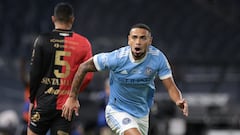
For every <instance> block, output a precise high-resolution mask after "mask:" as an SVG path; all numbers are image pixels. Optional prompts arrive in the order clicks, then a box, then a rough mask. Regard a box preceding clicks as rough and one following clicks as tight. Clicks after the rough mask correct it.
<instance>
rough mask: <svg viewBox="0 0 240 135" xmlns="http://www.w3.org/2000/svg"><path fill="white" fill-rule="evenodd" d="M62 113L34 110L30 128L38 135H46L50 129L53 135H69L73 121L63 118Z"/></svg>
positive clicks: (58, 111)
mask: <svg viewBox="0 0 240 135" xmlns="http://www.w3.org/2000/svg"><path fill="white" fill-rule="evenodd" d="M61 113H62V111H60V110H53V111H45V110H41V109H33V110H32V112H31V118H30V119H31V120H30V123H29V128H30V129H31V130H32V132H34V133H36V134H38V135H45V134H46V133H47V131H48V130H49V129H50V132H51V135H68V134H70V130H71V121H68V120H66V119H65V118H63V117H61Z"/></svg>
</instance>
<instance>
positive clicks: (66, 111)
mask: <svg viewBox="0 0 240 135" xmlns="http://www.w3.org/2000/svg"><path fill="white" fill-rule="evenodd" d="M79 108H80V104H79V101H78V99H76V98H72V97H68V98H67V100H66V102H65V104H64V105H63V107H62V117H64V118H65V119H67V120H69V121H71V120H72V114H73V112H74V113H75V115H76V116H78V115H79V114H78V110H79Z"/></svg>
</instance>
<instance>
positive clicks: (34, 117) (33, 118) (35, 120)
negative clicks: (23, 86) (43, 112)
mask: <svg viewBox="0 0 240 135" xmlns="http://www.w3.org/2000/svg"><path fill="white" fill-rule="evenodd" d="M40 118H41V116H40V114H39V112H36V113H35V114H33V115H32V117H31V120H32V121H33V122H37V121H39V120H40Z"/></svg>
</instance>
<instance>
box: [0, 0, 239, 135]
mask: <svg viewBox="0 0 240 135" xmlns="http://www.w3.org/2000/svg"><path fill="white" fill-rule="evenodd" d="M58 2H60V0H39V1H37V0H21V1H19V0H7V1H0V26H1V32H0V92H1V93H0V95H1V97H0V111H4V110H8V109H12V110H15V111H16V112H17V114H18V115H19V119H21V118H20V117H21V111H22V104H23V91H24V90H23V89H24V87H23V84H22V83H21V81H20V70H19V61H20V56H22V54H26V56H29V57H30V55H31V47H32V44H33V43H32V42H33V40H34V38H35V37H36V35H38V34H39V33H41V32H47V31H49V30H52V29H53V24H52V22H51V15H52V12H53V6H54V5H55V4H56V3H58ZM68 2H69V3H71V4H73V5H74V9H75V16H76V20H75V23H74V30H75V31H76V32H79V33H81V34H82V35H84V36H86V37H88V38H89V40H90V42H91V43H92V47H93V53H94V54H96V53H98V52H105V51H111V50H113V49H115V48H119V47H121V46H124V45H126V43H127V35H128V31H129V28H130V26H131V25H133V24H135V23H139V22H142V23H146V24H148V25H149V26H150V27H151V28H152V35H153V44H154V45H155V46H157V47H158V48H160V49H161V50H162V51H163V52H164V53H165V54H166V56H167V57H168V59H169V61H170V64H171V66H172V69H173V72H174V77H175V80H176V83H177V85H178V86H179V88H180V89H181V90H182V92H183V95H184V97H185V98H186V99H187V100H188V102H189V117H187V118H185V117H183V116H182V114H181V113H180V111H179V110H177V109H176V107H175V106H174V104H173V103H172V102H171V101H170V100H169V98H168V95H167V93H166V91H165V90H164V88H163V87H162V85H161V82H160V81H159V80H157V81H156V83H157V91H156V104H155V106H154V107H153V110H152V113H151V114H152V115H151V124H150V125H151V126H150V127H151V128H150V129H151V130H150V134H151V135H159V134H162V135H217V134H220V133H222V135H230V134H231V133H232V134H234V133H235V134H240V108H239V105H240V102H239V99H240V70H239V69H240V8H239V7H240V1H239V0H184V1H182V0H126V1H123V0H118V1H116V0H72V1H68ZM23 48H28V50H25V49H23ZM29 59H30V58H29ZM29 59H28V60H29ZM107 74H108V73H107V72H103V73H96V74H95V76H94V79H93V81H92V82H91V83H90V85H89V86H88V88H87V89H86V90H85V92H84V93H82V94H81V95H80V100H81V105H82V106H81V107H82V108H81V111H80V117H79V118H78V119H79V121H78V122H79V123H80V124H82V125H83V127H84V128H86V130H88V131H92V130H94V128H95V122H96V117H97V116H96V113H94V112H97V109H98V106H99V104H98V100H99V99H98V98H97V93H99V92H100V91H102V90H103V81H104V79H105V78H106V77H107ZM20 124H21V123H20ZM175 126H176V127H175ZM20 127H21V126H20ZM174 132H178V133H179V134H177V133H176V134H175V133H174ZM181 132H182V134H181Z"/></svg>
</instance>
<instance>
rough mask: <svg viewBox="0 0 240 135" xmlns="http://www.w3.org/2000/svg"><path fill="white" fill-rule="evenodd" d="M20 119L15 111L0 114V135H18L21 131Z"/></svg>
mask: <svg viewBox="0 0 240 135" xmlns="http://www.w3.org/2000/svg"><path fill="white" fill-rule="evenodd" d="M19 125H20V121H19V117H18V114H17V113H16V111H14V110H5V111H2V112H0V134H1V135H2V134H3V135H17V134H19V133H18V130H19Z"/></svg>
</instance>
